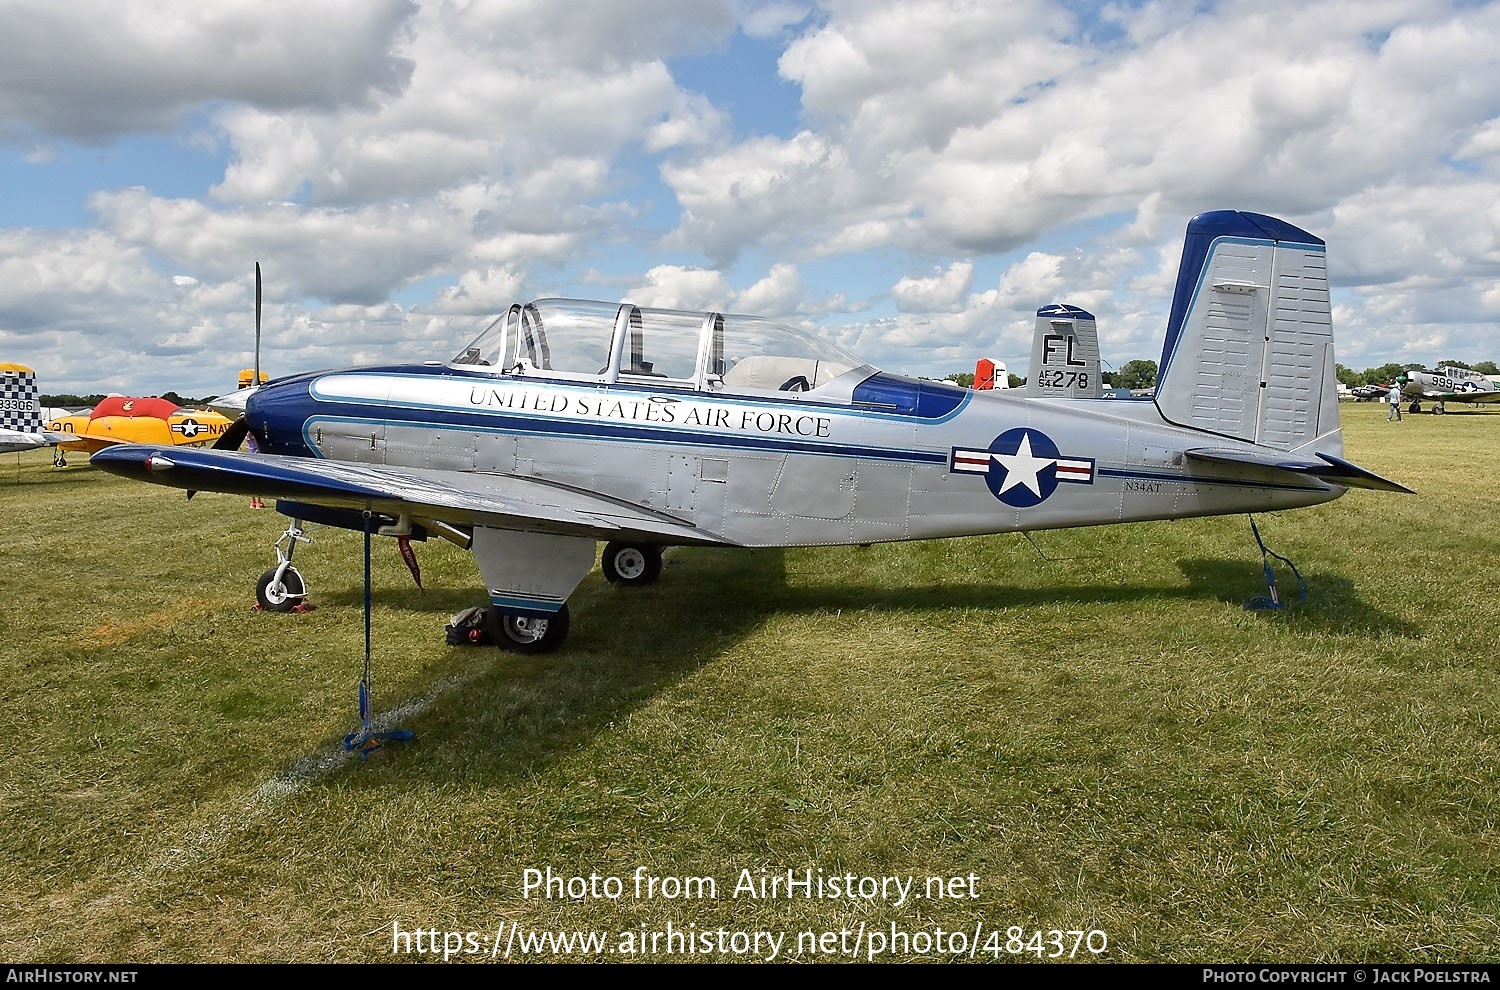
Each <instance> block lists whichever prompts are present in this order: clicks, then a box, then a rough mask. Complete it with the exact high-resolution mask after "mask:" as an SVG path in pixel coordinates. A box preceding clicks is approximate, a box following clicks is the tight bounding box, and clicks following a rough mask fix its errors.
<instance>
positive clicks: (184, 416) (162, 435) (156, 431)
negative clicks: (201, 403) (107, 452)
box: [47, 395, 230, 467]
mask: <svg viewBox="0 0 1500 990" xmlns="http://www.w3.org/2000/svg"><path fill="white" fill-rule="evenodd" d="M229 426H230V421H229V420H228V419H226V418H224V417H223V416H221V415H220V414H218V413H216V412H209V411H208V410H197V409H183V408H182V407H181V406H179V405H177V404H176V403H174V402H171V401H169V400H167V399H157V398H136V397H131V396H124V395H111V396H109V397H107V398H105V399H103V400H102V401H101V402H100V403H99V404H98V405H97V406H95V407H94V411H93V412H91V413H88V414H87V415H77V416H64V417H62V418H61V419H54V420H53V421H52V422H50V423H48V424H47V429H48V430H49V431H51V432H54V433H65V434H71V435H72V437H73V439H69V440H65V441H63V442H62V443H59V444H58V445H57V450H58V452H57V454H56V456H55V457H54V458H53V463H54V464H56V465H57V466H58V467H66V466H67V463H68V462H67V460H66V459H65V458H64V456H63V451H67V450H75V451H76V450H81V451H85V452H86V453H90V454H92V453H95V452H97V451H100V450H103V449H104V448H105V447H111V446H114V445H115V444H117V443H154V444H163V445H165V444H172V445H174V446H182V445H188V446H199V445H202V444H206V443H212V442H213V441H215V440H217V439H219V437H221V436H223V435H224V431H225V430H227V429H229Z"/></svg>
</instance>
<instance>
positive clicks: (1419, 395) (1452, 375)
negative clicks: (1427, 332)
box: [1401, 364, 1500, 413]
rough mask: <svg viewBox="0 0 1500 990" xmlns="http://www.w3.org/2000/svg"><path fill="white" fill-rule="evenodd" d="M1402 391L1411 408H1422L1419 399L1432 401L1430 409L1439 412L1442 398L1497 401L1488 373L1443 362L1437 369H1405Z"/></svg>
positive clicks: (1498, 393)
mask: <svg viewBox="0 0 1500 990" xmlns="http://www.w3.org/2000/svg"><path fill="white" fill-rule="evenodd" d="M1404 378H1405V381H1404V383H1403V384H1402V386H1401V394H1402V395H1404V396H1406V397H1407V398H1408V399H1410V400H1411V405H1410V407H1409V408H1410V409H1411V411H1412V412H1421V411H1422V403H1424V402H1431V403H1432V404H1433V406H1432V411H1433V412H1435V413H1442V412H1444V411H1445V410H1444V409H1443V404H1444V403H1445V402H1472V403H1484V402H1500V388H1496V387H1495V383H1494V382H1493V381H1492V380H1491V379H1490V377H1489V376H1488V375H1485V374H1481V373H1480V372H1477V371H1472V370H1470V369H1468V368H1459V367H1455V366H1453V365H1447V364H1445V365H1442V366H1441V367H1439V368H1438V369H1437V370H1436V371H1408V372H1407V373H1406V375H1405V376H1404Z"/></svg>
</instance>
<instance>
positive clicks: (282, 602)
mask: <svg viewBox="0 0 1500 990" xmlns="http://www.w3.org/2000/svg"><path fill="white" fill-rule="evenodd" d="M300 522H301V520H293V521H292V524H291V525H290V526H288V527H287V530H286V532H285V533H282V534H281V536H280V537H279V538H278V539H277V540H276V566H275V567H273V568H271V569H270V570H269V571H266V572H265V573H264V574H262V575H261V576H260V580H259V581H258V582H256V584H255V601H256V604H258V605H259V606H260V607H261V608H262V609H263V610H264V611H267V612H290V611H292V610H293V609H295V608H296V607H297V606H298V605H301V604H302V603H303V602H304V601H305V600H306V598H307V584H306V583H305V582H304V581H303V580H302V574H301V572H300V571H298V570H297V568H295V567H293V566H292V551H293V550H295V549H296V548H297V544H298V543H311V542H312V537H310V536H304V535H303V534H302V527H301V526H300V525H298V524H299V523H300ZM283 544H285V548H284V549H283Z"/></svg>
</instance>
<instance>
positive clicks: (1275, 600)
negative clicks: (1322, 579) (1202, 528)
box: [1245, 516, 1307, 612]
mask: <svg viewBox="0 0 1500 990" xmlns="http://www.w3.org/2000/svg"><path fill="white" fill-rule="evenodd" d="M1249 518H1250V532H1251V533H1253V534H1255V545H1256V546H1258V547H1260V563H1261V567H1262V568H1263V569H1264V570H1265V572H1266V589H1267V591H1268V592H1269V593H1268V594H1265V595H1256V596H1255V597H1254V598H1252V599H1250V600H1249V601H1248V602H1246V603H1245V607H1246V608H1248V609H1250V610H1251V611H1256V612H1263V611H1270V610H1273V609H1280V608H1287V607H1288V606H1287V605H1286V604H1285V603H1283V602H1282V600H1281V596H1280V595H1278V594H1277V593H1276V575H1275V574H1274V573H1272V571H1271V558H1272V557H1275V558H1276V559H1277V560H1279V561H1281V562H1282V563H1283V564H1285V565H1286V566H1287V567H1289V568H1290V569H1291V572H1292V576H1293V577H1295V578H1296V579H1297V601H1296V602H1294V603H1293V604H1296V605H1301V604H1302V603H1303V602H1305V601H1307V582H1306V581H1304V580H1302V572H1300V571H1298V570H1297V565H1296V564H1294V563H1292V562H1291V561H1290V560H1288V559H1286V558H1285V557H1283V556H1282V555H1281V554H1279V553H1277V552H1276V551H1274V550H1271V549H1270V548H1268V547H1267V546H1266V541H1265V540H1262V539H1261V538H1260V529H1259V527H1257V526H1256V525H1255V517H1254V516H1250V517H1249Z"/></svg>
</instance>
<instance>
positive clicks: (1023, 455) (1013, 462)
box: [990, 433, 1057, 497]
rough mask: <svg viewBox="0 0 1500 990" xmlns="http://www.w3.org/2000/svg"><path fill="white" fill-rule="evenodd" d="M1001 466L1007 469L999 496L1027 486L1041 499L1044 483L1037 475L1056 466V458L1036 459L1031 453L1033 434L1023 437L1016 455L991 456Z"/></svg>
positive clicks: (1025, 434) (1023, 435)
mask: <svg viewBox="0 0 1500 990" xmlns="http://www.w3.org/2000/svg"><path fill="white" fill-rule="evenodd" d="M990 456H991V457H993V458H994V459H995V460H996V461H998V462H999V463H1000V466H1001V467H1003V468H1005V482H1004V483H1003V484H1002V485H1001V486H1000V491H999V492H998V493H997V494H1000V495H1004V494H1005V493H1006V492H1008V491H1010V490H1011V489H1012V488H1015V487H1016V486H1017V485H1025V486H1026V487H1027V488H1029V489H1031V493H1032V494H1033V495H1036V496H1037V497H1041V494H1042V483H1041V481H1039V480H1038V479H1037V474H1038V473H1039V472H1041V471H1042V470H1043V469H1044V468H1046V467H1047V466H1048V465H1049V464H1056V463H1057V461H1056V459H1055V458H1051V457H1036V456H1034V455H1033V454H1032V453H1031V434H1030V433H1024V434H1022V435H1021V443H1020V445H1019V446H1017V447H1016V452H1015V453H1014V454H991V455H990Z"/></svg>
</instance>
